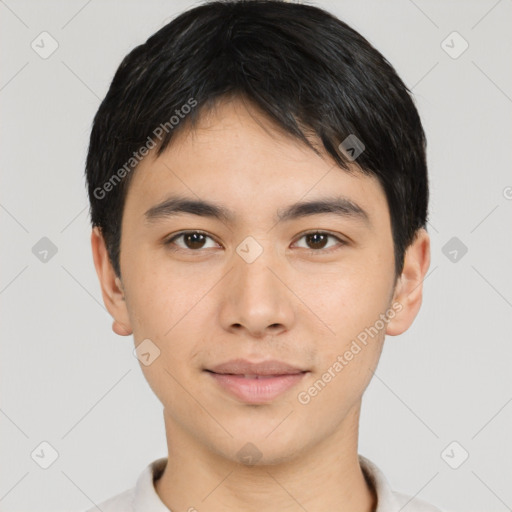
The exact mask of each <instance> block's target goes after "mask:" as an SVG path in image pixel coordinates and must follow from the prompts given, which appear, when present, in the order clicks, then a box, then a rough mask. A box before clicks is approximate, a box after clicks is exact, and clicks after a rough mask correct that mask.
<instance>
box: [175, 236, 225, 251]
mask: <svg viewBox="0 0 512 512" xmlns="http://www.w3.org/2000/svg"><path fill="white" fill-rule="evenodd" d="M208 239H209V240H211V242H212V243H213V245H210V246H208V245H207V240H208ZM178 240H180V241H181V243H177V241H178ZM165 245H176V246H177V247H178V248H179V249H183V250H187V249H188V250H191V251H198V250H199V249H209V248H212V247H216V246H217V245H218V244H217V243H216V242H215V241H214V240H213V238H212V237H211V236H209V235H207V234H206V233H203V232H202V231H182V232H181V233H178V234H177V235H174V236H172V237H171V238H170V239H168V240H166V241H165Z"/></svg>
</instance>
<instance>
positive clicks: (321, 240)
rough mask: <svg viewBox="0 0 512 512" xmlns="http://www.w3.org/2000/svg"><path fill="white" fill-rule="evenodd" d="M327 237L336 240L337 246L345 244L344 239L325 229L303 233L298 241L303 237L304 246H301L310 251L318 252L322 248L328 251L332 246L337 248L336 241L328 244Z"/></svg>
mask: <svg viewBox="0 0 512 512" xmlns="http://www.w3.org/2000/svg"><path fill="white" fill-rule="evenodd" d="M329 238H331V239H332V240H334V241H337V242H338V247H339V246H342V245H346V242H345V241H344V240H342V239H341V238H339V237H337V236H334V235H332V234H331V233H328V232H325V231H313V232H311V233H305V234H304V235H302V236H301V237H300V238H299V241H300V240H302V239H304V240H305V243H306V246H304V245H303V246H302V248H304V249H309V250H310V251H311V252H319V251H322V250H323V251H325V252H329V251H330V250H331V249H333V248H338V247H336V243H334V244H331V245H328V241H329ZM296 243H297V242H296ZM333 246H334V247H333Z"/></svg>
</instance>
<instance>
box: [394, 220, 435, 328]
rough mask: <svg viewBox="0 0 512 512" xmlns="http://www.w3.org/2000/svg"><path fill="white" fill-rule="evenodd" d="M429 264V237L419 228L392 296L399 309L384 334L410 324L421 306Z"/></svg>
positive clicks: (406, 255) (407, 252) (407, 326)
mask: <svg viewBox="0 0 512 512" xmlns="http://www.w3.org/2000/svg"><path fill="white" fill-rule="evenodd" d="M429 266H430V237H429V235H428V233H427V231H426V230H425V229H423V228H421V229H419V230H418V231H417V233H416V237H415V239H414V241H413V243H412V244H411V245H410V246H409V247H408V248H407V251H406V253H405V258H404V267H403V270H402V274H401V275H400V278H399V280H398V282H397V285H396V288H395V293H394V296H393V303H399V304H400V305H401V309H400V311H399V312H398V313H397V314H396V316H395V317H394V318H393V319H392V320H390V321H389V323H388V325H387V328H386V334H389V335H390V336H397V335H399V334H402V333H403V332H405V331H406V330H407V329H408V328H409V327H410V326H411V325H412V323H413V321H414V319H415V318H416V315H417V314H418V312H419V310H420V307H421V302H422V298H423V281H424V279H425V276H426V274H427V271H428V268H429Z"/></svg>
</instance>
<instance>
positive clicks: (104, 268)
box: [91, 226, 133, 336]
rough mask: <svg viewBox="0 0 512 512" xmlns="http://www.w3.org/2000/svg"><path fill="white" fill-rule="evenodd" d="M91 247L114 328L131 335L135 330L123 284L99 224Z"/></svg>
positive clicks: (94, 229) (121, 334) (92, 234)
mask: <svg viewBox="0 0 512 512" xmlns="http://www.w3.org/2000/svg"><path fill="white" fill-rule="evenodd" d="M91 247H92V256H93V259H94V266H95V267H96V274H98V279H99V280H100V285H101V294H102V295H103V302H104V303H105V306H106V308H107V309H108V312H109V313H110V314H111V315H112V317H113V318H114V322H113V323H112V330H113V331H114V332H115V333H116V334H119V336H129V335H130V334H132V332H133V330H132V327H131V324H130V318H129V315H128V309H127V307H126V301H125V296H124V289H123V284H122V282H121V279H120V278H119V277H117V276H116V273H115V271H114V267H113V266H112V264H111V262H110V258H109V256H108V251H107V247H106V245H105V240H104V238H103V234H102V233H101V230H100V229H99V228H98V227H97V226H96V227H94V228H93V230H92V233H91Z"/></svg>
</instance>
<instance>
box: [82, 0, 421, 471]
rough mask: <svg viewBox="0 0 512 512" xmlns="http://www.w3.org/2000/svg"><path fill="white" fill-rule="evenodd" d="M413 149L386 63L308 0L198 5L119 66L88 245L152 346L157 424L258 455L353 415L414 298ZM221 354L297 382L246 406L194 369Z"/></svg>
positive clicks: (111, 295)
mask: <svg viewBox="0 0 512 512" xmlns="http://www.w3.org/2000/svg"><path fill="white" fill-rule="evenodd" d="M354 141H355V142H354ZM425 145H426V143H425V137H424V133H423V129H422V126H421V122H420V118H419V115H418V112H417V110H416V108H415V106H414V103H413V100H412V99H411V95H410V92H409V91H408V89H407V88H406V86H405V85H404V84H403V82H402V81H401V80H400V78H399V77H398V76H397V74H396V72H395V71H394V69H393V67H392V66H391V65H390V64H389V62H387V61H386V59H385V58H384V57H383V56H382V55H381V54H380V53H379V52H378V51H377V50H376V49H375V48H373V47H372V46H371V45H370V44H369V43H368V41H366V40H365V39H364V38H363V37H362V36H361V35H360V34H358V33H357V32H355V31H354V30H353V29H351V28H350V27H349V26H347V25H346V24H345V23H343V22H342V21H340V20H339V19H337V18H336V17H334V16H332V15H331V14H329V13H327V12H326V11H324V10H322V9H319V8H317V7H313V6H309V5H304V4H293V3H285V2H280V1H243V2H239V1H225V2H210V3H208V4H205V5H201V6H199V7H196V8H194V9H191V10H189V11H187V12H185V13H183V14H182V15H180V16H179V17H177V18H176V19H175V20H173V21H172V22H171V23H169V24H168V25H166V26H164V27H163V28H162V29H160V30H159V31H158V32H157V33H155V34H154V35H153V36H151V37H150V38H149V39H148V40H147V41H146V43H144V44H142V45H140V46H138V47H136V48H135V49H134V50H133V51H131V52H130V53H129V54H128V55H127V56H126V57H125V58H124V60H123V61H122V62H121V64H120V66H119V69H118V70H117V72H116V74H115V76H114V79H113V81H112V84H111V86H110V89H109V91H108V93H107V96H106V97H105V99H104V100H103V102H102V104H101V105H100V108H99V109H98V112H97V114H96V116H95V119H94V124H93V128H92V133H91V139H90V146H89V153H88V156H87V165H86V167H87V168H86V174H87V183H88V190H89V198H90V203H91V210H90V211H91V220H92V225H93V233H92V246H93V255H94V261H95V265H96V269H97V272H98V276H99V278H100V282H101V287H102V293H103V298H104V301H105V304H106V305H107V308H108V309H109V312H110V313H111V314H112V316H113V318H114V327H113V328H114V331H115V332H116V333H118V334H120V335H130V334H132V333H133V336H134V341H135V345H139V344H140V343H141V342H143V340H147V339H149V340H151V343H152V344H153V345H154V347H156V349H155V350H156V352H158V351H159V356H158V357H157V358H156V359H154V361H153V362H152V363H151V364H150V365H148V366H146V365H141V367H142V369H143V371H144V374H145V376H146V378H147V379H148V382H149V384H150V385H151V387H152V388H153V390H154V391H155V393H156V395H157V396H158V398H159V399H160V400H161V402H162V404H163V405H164V409H165V415H166V420H167V423H168V424H169V425H170V424H172V425H173V428H175V429H182V430H183V431H184V432H185V431H186V432H188V433H189V435H190V436H191V438H193V439H195V440H198V441H200V442H201V443H202V444H203V445H204V446H206V447H209V448H211V450H212V451H213V452H215V453H218V454H220V455H223V456H225V457H235V456H236V453H237V449H238V448H240V446H242V445H243V444H244V443H245V442H249V441H250V442H253V443H254V444H256V445H257V446H259V447H261V452H262V453H263V457H262V461H265V460H266V461H268V462H270V461H276V460H283V459H286V458H289V457H292V456H296V454H297V453H298V447H301V450H305V449H307V448H308V447H311V446H313V445H314V444H316V443H318V442H319V441H320V440H321V439H325V438H328V437H329V436H331V435H335V433H336V432H337V431H339V429H340V426H341V425H343V424H344V422H345V423H346V422H347V421H348V419H351V420H352V421H355V420H356V417H357V415H358V410H359V409H358V408H359V405H360V401H361V396H362V394H363V392H364V390H365V388H366V386H367V384H368V383H369V381H370V379H371V376H372V371H373V370H374V369H375V367H376V366H377V363H378V359H379V356H380V353H381V349H382V345H383V341H384V337H385V335H386V334H390V335H396V334H400V333H401V332H403V331H405V330H406V329H407V328H408V327H409V326H410V325H411V323H412V322H413V320H414V318H415V316H416V314H417V312H418V310H419V308H420V305H421V296H422V286H421V282H422V279H423V277H424V275H425V274H426V271H427V269H428V266H429V239H428V235H427V233H426V229H425V228H426V221H427V206H428V180H427V168H426V158H425ZM303 203H308V204H303ZM184 232H185V233H184ZM362 333H366V337H365V336H364V334H362ZM153 345H152V346H153ZM156 352H155V353H156ZM348 352H350V353H351V354H352V356H350V354H348ZM344 354H345V355H346V357H341V359H340V356H343V355H344ZM234 358H243V359H248V360H251V361H263V360H268V359H277V360H280V361H284V362H287V363H288V364H290V365H292V366H294V367H298V368H300V369H301V370H304V372H305V373H304V375H303V378H302V380H301V382H300V383H299V384H298V385H297V386H296V387H294V388H293V389H291V390H290V391H289V392H288V391H287V392H285V393H284V394H281V395H279V397H277V398H276V399H274V400H270V401H264V402H261V403H251V404H248V403H247V402H244V401H243V400H240V399H238V398H236V397H233V396H231V395H229V394H226V393H225V392H224V391H222V390H221V389H220V388H219V387H218V386H217V385H216V383H215V382H213V381H212V380H211V379H212V376H211V372H209V371H208V370H211V368H212V367H214V366H215V365H218V364H220V363H223V362H226V361H228V360H230V359H234ZM336 362H338V364H336ZM340 365H341V366H340ZM326 372H327V373H328V374H329V375H330V377H329V376H328V375H327V373H326ZM184 388H185V389H186V392H185V391H184V390H183V389H184ZM313 388H315V389H316V390H317V391H316V392H315V391H314V390H313ZM308 390H309V391H308ZM301 392H302V394H301ZM187 393H188V395H187ZM190 395H191V396H192V397H193V398H195V399H196V401H197V402H194V401H193V400H191V399H190ZM199 402H200V403H201V404H208V411H207V412H206V411H205V410H204V408H202V407H199V406H198V405H197V403H199ZM333 407H335V408H334V412H333ZM291 408H292V409H293V410H294V411H296V413H295V414H294V415H293V416H292V417H291V418H290V419H289V420H287V422H286V425H283V427H282V428H280V429H278V430H277V431H276V432H274V433H273V434H272V436H268V437H265V434H266V433H267V432H268V431H270V430H271V427H272V426H275V424H276V417H280V416H282V417H284V416H285V415H286V414H287V413H288V412H289V411H290V409H291ZM198 414H199V415H201V416H202V417H203V418H204V421H198V420H197V415H198ZM276 415H277V416H276ZM212 418H216V421H213V420H212ZM319 425H321V426H320V427H319ZM304 427H309V428H304ZM228 433H229V434H228ZM235 433H236V434H235ZM262 433H263V434H262Z"/></svg>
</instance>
